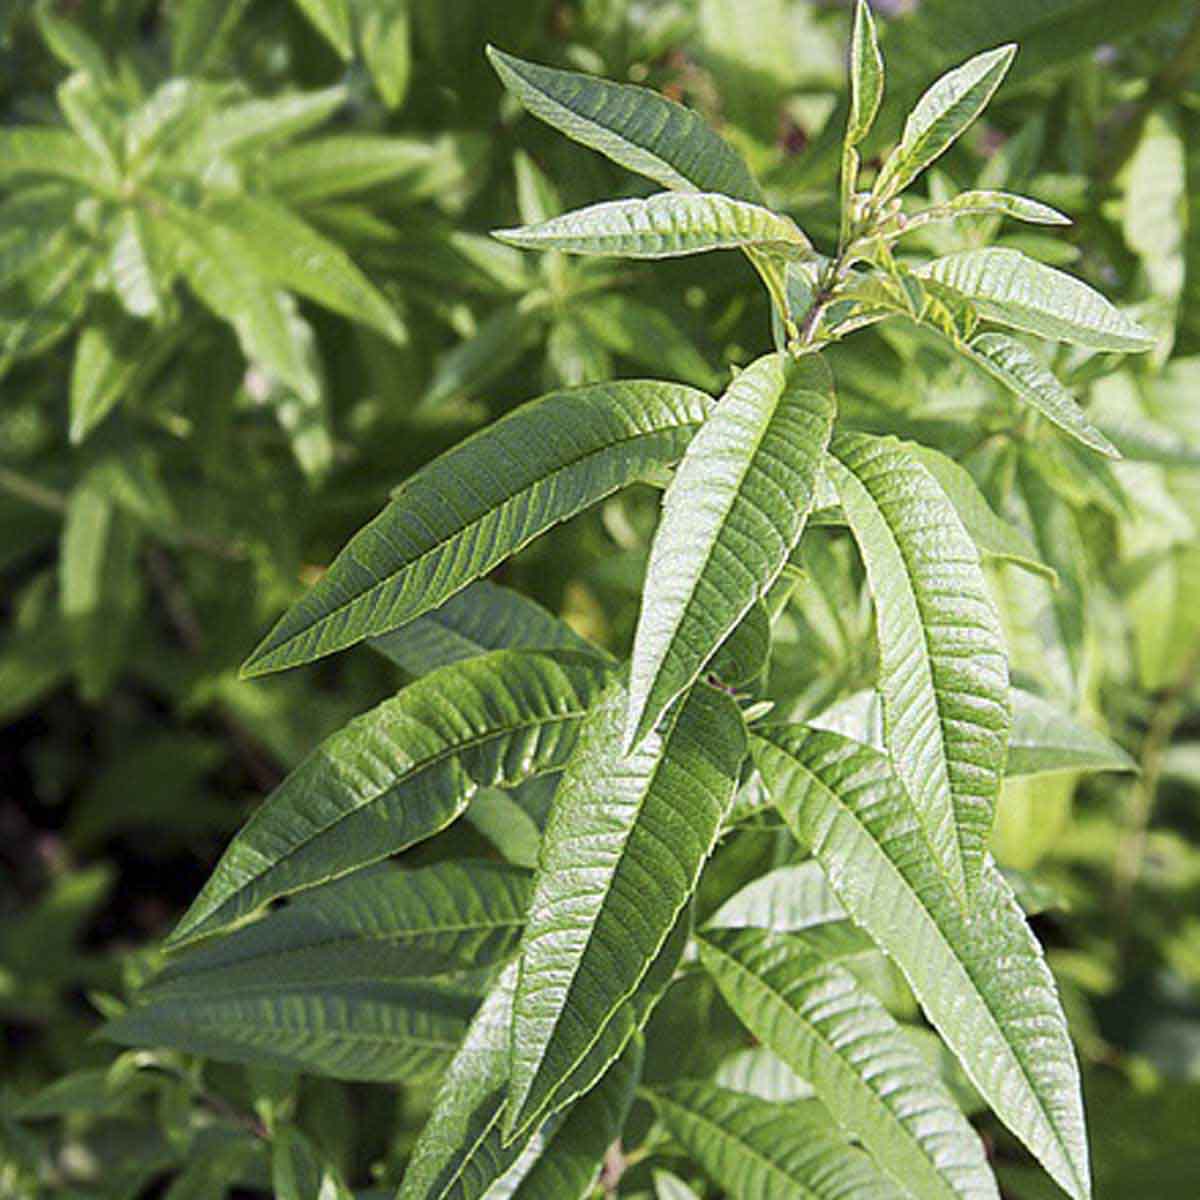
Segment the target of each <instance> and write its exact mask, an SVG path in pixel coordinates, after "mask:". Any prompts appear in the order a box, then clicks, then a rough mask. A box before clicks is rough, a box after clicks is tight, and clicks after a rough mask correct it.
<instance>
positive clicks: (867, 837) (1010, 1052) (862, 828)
mask: <svg viewBox="0 0 1200 1200" xmlns="http://www.w3.org/2000/svg"><path fill="white" fill-rule="evenodd" d="M751 736H752V738H753V735H751ZM754 740H755V741H757V742H758V743H759V744H760V745H765V746H766V747H767V748H768V751H769V752H770V753H774V754H786V751H783V750H782V749H781V748H779V747H777V746H775V744H774V743H773V742H770V741H768V740H765V739H761V738H755V739H754ZM787 757H788V761H789V763H791V764H794V765H795V767H796V768H797V769H798V770H800V771H803V772H804V774H805V775H806V776H807V777H808V779H809V781H810V783H811V784H812V786H814V787H816V788H819V789H820V791H821V792H822V793H823V794H824V795H825V796H826V797H827V798H828V799H829V800H830V801H832V803H833V806H834V807H835V808H836V810H837V811H838V812H839V813H840V814H842V815H843V816H845V817H847V818H849V819H850V820H851V821H853V823H854V824H855V825H856V826H857V828H858V831H859V835H860V842H861V843H865V844H867V845H869V846H870V852H871V856H872V858H873V859H874V860H875V862H876V867H877V869H878V867H879V866H880V865H882V868H883V870H884V871H886V872H887V873H888V874H889V875H890V876H892V877H893V878H894V879H895V880H897V881H899V883H900V885H901V888H902V889H903V890H904V891H905V892H906V893H907V894H908V895H909V896H911V897H912V898H913V900H914V901H915V902H916V905H917V907H918V908H919V909H920V910H921V911H922V912H924V913H926V914H927V916H928V917H929V920H928V925H929V927H930V929H932V930H933V933H934V935H935V937H936V938H937V940H938V942H940V943H941V945H942V946H944V947H945V949H946V950H947V951H948V952H949V955H950V957H951V958H952V960H953V961H954V963H955V965H956V966H957V967H958V969H959V971H960V972H961V974H962V976H963V978H964V979H965V981H966V983H967V987H968V989H969V991H970V992H971V993H972V994H974V995H975V996H976V997H977V998H978V999H979V1001H980V1008H981V1010H982V1011H983V1012H984V1013H985V1014H986V1016H987V1018H988V1020H989V1021H990V1022H991V1025H992V1030H993V1033H994V1034H995V1035H997V1040H998V1041H999V1042H1000V1044H1001V1045H1002V1046H1003V1047H1004V1049H1005V1051H1006V1057H1007V1058H1008V1059H1009V1061H1010V1062H1012V1063H1015V1065H1016V1067H1017V1069H1018V1070H1019V1071H1020V1073H1021V1077H1022V1078H1023V1079H1024V1080H1025V1083H1026V1085H1027V1087H1028V1090H1029V1094H1030V1095H1031V1096H1033V1097H1034V1098H1035V1100H1036V1101H1037V1112H1038V1121H1039V1124H1041V1126H1042V1133H1043V1135H1044V1136H1048V1140H1049V1141H1050V1142H1052V1143H1053V1144H1054V1145H1055V1146H1056V1147H1058V1148H1059V1150H1060V1151H1064V1159H1065V1160H1066V1164H1067V1167H1068V1169H1069V1170H1070V1172H1071V1175H1072V1177H1073V1178H1074V1179H1075V1181H1076V1184H1077V1185H1078V1184H1079V1179H1078V1177H1077V1176H1076V1174H1075V1167H1074V1164H1073V1163H1072V1162H1071V1160H1070V1156H1069V1155H1068V1154H1066V1153H1065V1148H1064V1146H1063V1143H1062V1139H1061V1137H1060V1136H1059V1133H1058V1131H1057V1130H1056V1129H1055V1127H1054V1124H1053V1122H1052V1121H1051V1120H1050V1119H1049V1117H1048V1116H1047V1115H1046V1112H1045V1108H1044V1106H1043V1104H1042V1099H1041V1094H1040V1092H1039V1090H1038V1087H1037V1084H1036V1081H1035V1080H1034V1078H1033V1076H1032V1075H1031V1074H1030V1072H1029V1068H1028V1067H1027V1066H1026V1063H1025V1060H1024V1058H1023V1056H1022V1055H1021V1054H1019V1053H1018V1052H1017V1051H1016V1050H1015V1049H1014V1048H1013V1047H1012V1045H1011V1043H1010V1042H1009V1040H1008V1038H1007V1037H1006V1036H1005V1035H1004V1027H1003V1025H1002V1024H1001V1023H1000V1020H999V1018H998V1017H997V1015H996V1012H995V1010H994V1009H993V1008H992V1006H991V1004H990V1003H989V1000H988V997H987V994H986V992H985V991H983V990H982V989H979V988H976V987H975V979H974V976H972V974H971V972H970V970H968V968H967V965H966V963H964V962H963V960H962V958H961V957H960V956H959V954H958V951H957V950H956V949H955V947H954V944H953V943H952V942H950V941H948V940H947V939H946V936H945V934H944V933H943V932H942V928H941V925H940V923H939V922H938V921H936V920H934V919H933V917H932V914H931V913H930V910H929V909H928V907H927V906H926V905H925V902H924V901H923V900H922V898H921V896H920V894H919V893H918V892H917V891H916V889H914V888H913V887H911V886H910V885H909V882H908V880H907V879H905V877H904V875H903V873H902V872H901V871H900V870H899V869H898V868H896V867H895V866H894V865H893V863H892V860H891V859H890V858H889V857H888V855H887V853H886V852H885V851H884V849H883V847H882V846H881V845H880V844H879V842H878V841H877V840H876V838H875V836H874V834H873V833H872V832H871V830H870V829H869V828H868V826H867V825H866V824H865V823H864V822H863V821H862V820H861V818H860V817H859V815H858V813H857V812H856V811H855V810H854V809H853V808H852V807H851V806H850V805H849V804H845V803H843V802H842V800H841V798H840V797H839V796H838V795H837V793H836V792H834V791H833V790H832V789H830V788H829V787H827V786H826V784H825V782H824V780H822V779H821V778H820V777H819V776H818V775H816V774H815V773H814V772H813V771H811V770H809V768H808V767H807V766H806V765H805V764H804V763H801V762H800V761H799V760H798V759H796V758H794V757H792V756H790V755H788V756H787ZM917 824H918V825H919V824H920V822H917ZM815 849H816V847H814V850H815ZM864 857H865V855H864ZM830 886H832V881H831V882H830ZM893 961H896V960H893ZM896 965H897V966H899V967H900V969H901V971H902V972H903V974H904V977H905V979H906V980H908V982H909V983H910V984H911V983H913V980H912V979H911V977H910V976H909V973H908V969H907V968H906V967H905V965H904V964H903V963H900V962H898V961H897V963H896ZM947 990H949V989H947ZM955 990H958V991H961V990H963V989H962V988H961V987H960V988H958V989H955ZM959 1061H960V1065H961V1066H962V1068H963V1070H964V1071H965V1072H966V1074H967V1077H968V1078H969V1079H970V1080H971V1082H972V1083H973V1084H974V1085H975V1086H976V1087H979V1088H980V1089H981V1091H982V1092H983V1094H984V1095H986V1094H987V1092H988V1089H987V1087H986V1085H985V1084H983V1083H981V1082H980V1081H979V1080H977V1079H976V1078H975V1075H974V1073H973V1070H972V1067H971V1065H970V1064H969V1063H967V1062H964V1061H962V1059H961V1058H960V1060H959ZM1081 1194H1084V1195H1086V1194H1087V1189H1086V1188H1081Z"/></svg>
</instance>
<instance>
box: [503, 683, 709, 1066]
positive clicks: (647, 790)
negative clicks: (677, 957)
mask: <svg viewBox="0 0 1200 1200" xmlns="http://www.w3.org/2000/svg"><path fill="white" fill-rule="evenodd" d="M700 686H703V685H700ZM686 699H687V694H686V693H685V694H684V697H683V701H682V702H681V703H680V708H682V707H683V703H686ZM667 758H668V756H667V754H665V753H663V754H661V755H660V756H659V758H658V760H657V761H656V762H655V764H654V769H653V770H652V771H651V773H650V774H649V775H647V776H646V781H645V785H644V786H643V788H642V793H641V799H640V800H639V801H638V805H637V811H636V813H635V814H634V815H633V817H632V818H631V819H630V821H629V825H628V828H627V829H626V831H625V837H624V838H623V839H622V841H621V852H620V854H619V855H617V857H616V859H615V861H614V863H613V866H612V869H611V871H609V879H610V881H611V880H612V879H615V878H616V877H617V875H618V874H619V873H620V870H621V867H622V865H623V864H624V863H625V861H626V856H627V855H628V853H629V842H630V837H631V836H632V834H633V830H634V828H635V826H636V825H637V824H638V819H639V818H640V817H641V815H642V811H643V809H644V808H645V804H646V798H647V797H648V796H649V795H650V794H651V792H652V791H653V789H654V784H655V781H656V780H657V779H658V776H659V773H660V771H662V769H663V767H664V765H665V764H666V763H667ZM642 832H644V833H653V832H654V831H653V830H651V829H650V828H648V827H647V828H646V829H644V830H643V831H642ZM660 843H661V839H660ZM661 844H662V845H663V849H664V850H665V851H666V852H667V853H668V854H672V847H671V846H670V845H668V844H666V843H661ZM612 899H613V890H612V888H611V887H610V888H608V890H607V891H605V893H604V899H603V901H601V904H600V908H599V909H598V911H597V913H596V919H595V920H594V921H593V922H592V926H591V928H590V929H589V930H588V935H587V940H586V941H585V942H584V944H583V949H582V950H581V952H580V953H579V954H578V955H577V956H576V959H575V965H574V966H573V968H572V969H571V974H570V978H569V980H568V981H567V984H566V986H565V987H564V988H563V995H564V996H568V997H569V996H570V995H571V993H572V990H573V989H574V987H575V981H576V980H577V979H578V977H579V971H580V968H581V967H582V966H583V964H584V962H585V961H586V960H587V956H588V951H589V950H590V949H591V947H592V943H593V941H594V939H595V937H596V934H597V932H598V931H599V930H600V929H601V927H602V926H603V923H604V916H605V914H606V913H607V912H608V911H609V908H610V905H611V903H612ZM686 906H687V897H685V898H684V901H683V904H682V905H680V907H679V909H678V910H677V911H676V912H675V913H674V914H673V915H672V917H671V920H670V922H669V923H668V924H667V925H666V927H665V928H664V929H663V932H662V936H661V938H660V940H659V942H658V945H657V947H656V948H655V950H654V953H653V954H651V955H650V956H649V958H648V961H647V966H646V969H645V971H643V972H642V975H641V976H640V977H639V978H638V979H637V980H636V981H635V982H634V984H633V986H632V987H631V988H629V990H628V991H626V992H624V993H623V994H622V995H620V996H618V997H616V998H615V999H614V1000H613V1002H612V1004H611V1007H610V1009H609V1017H610V1018H611V1016H612V1014H613V1013H615V1012H616V1011H617V1010H618V1009H619V1008H620V1007H621V1005H622V1004H624V1003H625V1002H626V1001H627V1000H628V999H629V998H630V997H631V996H632V995H634V993H635V992H636V991H637V990H638V988H639V987H640V986H641V983H642V979H644V978H645V976H646V974H647V973H648V972H649V971H650V969H651V967H652V966H653V965H654V959H655V957H656V956H657V955H658V953H659V952H660V951H661V950H662V948H663V946H665V945H666V944H667V940H668V939H669V938H670V936H671V933H672V932H673V931H674V927H675V921H676V920H677V919H678V917H679V914H680V913H681V912H682V911H683V909H684V908H685V907H686ZM533 915H534V914H533V912H532V909H531V910H530V911H529V913H528V916H527V921H528V920H531V919H532V917H533ZM521 969H522V970H524V963H522V967H521ZM519 990H520V985H519V984H518V991H519ZM566 1012H567V1008H566V1006H565V1005H564V1007H563V1008H562V1010H561V1011H560V1013H559V1015H558V1019H557V1020H556V1021H555V1022H554V1030H555V1032H557V1030H558V1028H559V1026H560V1025H561V1023H562V1018H563V1016H564V1015H565V1014H566ZM607 1029H608V1024H607V1021H605V1022H601V1024H600V1025H599V1027H598V1028H597V1029H595V1030H594V1031H593V1032H592V1035H591V1037H590V1039H589V1041H588V1042H587V1044H586V1045H585V1046H584V1047H583V1049H582V1050H581V1051H580V1052H579V1053H578V1054H577V1055H576V1057H575V1061H574V1062H573V1063H572V1064H571V1067H570V1070H569V1071H568V1072H567V1073H566V1074H565V1075H564V1078H569V1077H570V1073H571V1071H574V1070H575V1069H576V1068H577V1067H578V1066H579V1064H580V1063H582V1062H583V1061H584V1059H585V1058H587V1056H588V1054H589V1053H590V1052H591V1051H592V1050H593V1049H594V1048H595V1046H596V1045H597V1043H599V1042H600V1040H601V1039H602V1038H603V1036H604V1034H605V1032H606V1031H607ZM552 1041H553V1035H551V1037H549V1038H547V1039H546V1041H545V1043H544V1045H543V1046H542V1053H541V1056H540V1057H539V1058H538V1061H537V1066H536V1067H535V1068H534V1071H533V1073H532V1075H531V1078H536V1076H537V1073H538V1072H539V1071H540V1070H541V1067H542V1064H543V1063H544V1062H545V1061H546V1051H547V1050H548V1049H549V1048H550V1046H551V1044H552Z"/></svg>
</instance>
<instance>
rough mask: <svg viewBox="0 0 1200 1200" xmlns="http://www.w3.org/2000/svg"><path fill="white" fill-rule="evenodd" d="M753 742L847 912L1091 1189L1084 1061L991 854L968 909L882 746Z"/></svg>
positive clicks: (1048, 1152)
mask: <svg viewBox="0 0 1200 1200" xmlns="http://www.w3.org/2000/svg"><path fill="white" fill-rule="evenodd" d="M752 748H753V751H754V754H755V759H756V761H757V763H758V767H759V770H760V771H762V773H763V778H764V779H765V780H766V782H767V784H768V786H769V787H770V789H771V793H772V795H773V796H774V798H775V802H776V804H777V805H778V806H779V809H780V811H781V812H782V813H783V816H784V818H785V820H786V821H787V822H788V825H789V826H790V827H791V829H792V831H793V832H794V833H795V835H796V838H797V840H798V841H799V842H800V843H801V845H803V846H805V847H806V848H808V849H810V850H811V851H812V852H813V853H814V854H815V855H816V856H817V858H818V860H819V861H820V863H821V865H822V867H823V868H824V869H825V872H826V874H827V876H828V878H829V882H830V884H831V885H832V887H833V889H834V891H835V893H836V894H837V896H838V898H839V899H840V900H841V902H842V903H843V904H844V905H845V907H846V910H847V911H848V912H849V913H850V915H851V917H852V918H853V919H854V920H855V921H857V922H858V923H859V924H860V925H862V927H863V928H864V929H866V930H867V932H868V933H870V934H871V936H872V937H873V938H874V939H875V940H876V942H878V943H879V945H880V946H881V947H882V948H883V949H884V950H885V951H886V952H887V954H888V955H889V956H890V957H891V958H892V959H893V960H894V961H895V962H896V963H897V964H898V965H899V966H900V968H901V970H902V971H903V972H904V974H905V977H906V978H907V979H908V982H909V984H910V985H911V987H912V989H913V991H914V992H915V993H916V995H917V998H918V999H919V1000H920V1002H921V1005H922V1007H923V1008H924V1009H925V1013H926V1015H927V1016H928V1017H929V1019H930V1021H931V1022H932V1024H933V1025H934V1027H935V1028H936V1029H937V1030H938V1032H939V1033H940V1034H941V1035H942V1037H943V1038H944V1039H945V1041H946V1043H947V1044H948V1045H949V1046H950V1048H951V1049H952V1050H953V1051H954V1052H955V1054H956V1055H957V1056H958V1058H959V1060H960V1062H961V1063H962V1065H963V1067H964V1068H965V1070H966V1072H967V1074H968V1076H969V1077H970V1079H971V1081H972V1083H974V1084H975V1086H976V1087H977V1088H978V1089H979V1091H980V1093H981V1094H982V1095H983V1096H984V1098H985V1099H986V1100H987V1101H988V1103H989V1104H990V1105H991V1106H992V1108H993V1110H994V1111H995V1113H996V1115H997V1116H998V1117H1000V1119H1001V1120H1002V1121H1004V1122H1005V1124H1007V1125H1008V1127H1009V1128H1010V1129H1011V1130H1012V1131H1013V1132H1014V1133H1015V1134H1016V1135H1017V1136H1018V1137H1019V1138H1021V1140H1022V1141H1024V1143H1025V1144H1026V1145H1027V1146H1028V1147H1029V1149H1030V1150H1031V1151H1032V1152H1033V1153H1034V1154H1035V1155H1036V1156H1037V1157H1038V1158H1039V1160H1040V1161H1041V1162H1042V1163H1043V1165H1044V1166H1045V1167H1046V1169H1047V1170H1048V1171H1049V1172H1050V1174H1051V1175H1052V1176H1053V1177H1054V1179H1055V1180H1056V1181H1057V1182H1058V1183H1059V1184H1060V1185H1061V1186H1062V1187H1063V1188H1064V1190H1066V1192H1067V1193H1068V1194H1069V1195H1071V1196H1074V1197H1077V1198H1080V1200H1082V1198H1085V1197H1087V1196H1089V1195H1090V1184H1089V1172H1088V1153H1087V1141H1086V1136H1085V1132H1084V1121H1083V1106H1082V1099H1081V1096H1080V1089H1079V1072H1078V1067H1077V1065H1076V1062H1075V1055H1074V1051H1073V1049H1072V1046H1071V1039H1070V1035H1069V1033H1068V1032H1067V1024H1066V1018H1065V1017H1064V1015H1063V1012H1062V1007H1061V1005H1060V1003H1059V1000H1058V995H1057V992H1056V990H1055V986H1054V980H1053V978H1052V976H1051V975H1050V972H1049V969H1048V968H1047V967H1046V964H1045V960H1044V958H1043V956H1042V951H1041V948H1040V947H1039V946H1038V944H1037V941H1036V940H1035V939H1034V937H1033V934H1032V933H1031V932H1030V930H1029V927H1028V926H1027V925H1026V924H1025V919H1024V916H1023V915H1022V913H1021V910H1020V907H1019V906H1018V904H1017V902H1016V900H1015V899H1014V897H1013V895H1012V892H1011V890H1010V888H1009V887H1008V885H1007V884H1006V883H1005V882H1004V880H1003V878H1002V877H1001V876H1000V874H999V872H998V871H996V869H995V867H994V866H993V865H992V864H991V863H990V862H989V863H988V864H987V865H986V866H985V868H984V870H983V872H982V874H981V876H980V880H979V887H978V894H977V899H976V903H975V906H974V909H973V912H972V915H971V916H969V917H967V916H964V914H963V912H962V909H961V908H960V906H959V905H958V903H957V902H956V900H955V898H954V896H953V894H952V893H951V891H950V890H949V889H948V887H947V886H946V883H945V881H944V880H943V879H942V878H941V876H940V875H939V873H938V872H937V871H936V870H935V869H934V867H933V865H932V864H931V862H930V860H929V856H928V852H927V850H926V847H925V839H924V836H923V834H922V830H921V823H920V821H919V819H918V817H917V814H916V812H915V811H914V808H913V805H912V802H911V800H910V799H909V797H908V795H907V794H906V792H905V790H904V788H903V786H902V785H901V784H900V782H899V781H898V780H897V779H896V778H895V776H894V775H893V774H892V772H891V770H890V769H889V766H888V763H887V760H886V759H885V758H884V757H883V756H882V755H881V754H879V753H878V752H877V751H874V750H871V749H870V748H868V747H865V746H862V745H859V744H858V743H856V742H852V741H849V740H848V739H846V738H843V737H841V736H839V735H838V734H834V733H826V732H821V731H809V730H804V729H802V728H778V729H772V730H769V731H766V736H765V737H763V738H755V739H753V741H752Z"/></svg>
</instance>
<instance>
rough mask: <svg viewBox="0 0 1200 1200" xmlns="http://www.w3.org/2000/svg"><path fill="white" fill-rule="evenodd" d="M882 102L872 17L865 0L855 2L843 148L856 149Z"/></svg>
mask: <svg viewBox="0 0 1200 1200" xmlns="http://www.w3.org/2000/svg"><path fill="white" fill-rule="evenodd" d="M882 102H883V55H882V54H881V53H880V51H879V36H878V34H877V33H876V32H875V18H874V17H873V16H872V15H871V6H870V4H868V3H867V0H858V3H857V4H856V6H855V9H854V30H853V32H852V33H851V35H850V118H849V120H848V121H847V123H846V145H847V146H857V145H858V144H859V142H861V141H862V140H863V139H864V138H865V137H866V136H867V134H868V133H870V132H871V126H872V125H874V124H875V118H876V116H877V115H878V114H879V105H880V104H881V103H882Z"/></svg>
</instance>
